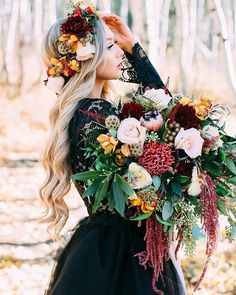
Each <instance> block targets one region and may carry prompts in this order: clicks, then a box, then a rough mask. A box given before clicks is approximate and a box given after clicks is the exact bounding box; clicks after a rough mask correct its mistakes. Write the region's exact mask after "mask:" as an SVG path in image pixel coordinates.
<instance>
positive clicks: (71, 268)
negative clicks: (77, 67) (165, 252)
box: [45, 43, 186, 295]
mask: <svg viewBox="0 0 236 295" xmlns="http://www.w3.org/2000/svg"><path fill="white" fill-rule="evenodd" d="M121 80H122V81H125V82H134V83H140V84H142V85H143V86H144V87H146V86H148V85H150V86H151V87H155V88H161V87H163V86H164V84H163V82H162V80H161V79H160V77H159V75H158V73H157V72H156V70H155V69H154V67H153V66H152V64H151V63H150V61H149V59H148V57H147V55H146V54H145V52H144V51H143V49H142V48H141V47H140V45H139V43H136V44H135V45H134V47H133V50H132V54H129V53H125V58H124V69H123V75H122V78H121ZM112 113H113V107H112V104H111V103H110V102H108V101H106V100H103V99H101V98H97V99H94V98H93V99H92V98H84V99H82V100H81V101H80V103H79V106H78V108H77V111H76V112H75V114H74V116H73V118H72V120H71V122H70V125H69V138H70V140H71V149H70V153H69V160H70V163H71V167H72V170H73V173H74V174H75V173H77V172H81V171H86V170H89V168H90V167H91V166H92V164H93V161H94V159H93V158H89V159H85V157H84V155H83V153H84V151H83V148H84V147H86V146H88V145H89V144H90V143H91V142H95V141H96V138H97V136H98V135H99V134H100V133H101V131H103V128H102V125H101V123H104V118H105V116H107V115H109V114H112ZM75 186H76V187H77V189H78V191H79V192H80V193H82V192H83V190H84V183H83V182H75ZM83 201H84V202H85V205H86V207H87V210H88V216H87V217H85V218H83V219H82V220H80V221H79V223H78V225H77V226H76V228H75V229H74V232H73V235H72V237H71V239H70V241H69V242H68V243H67V245H66V247H65V248H64V249H63V251H62V252H61V253H60V254H59V255H58V256H57V257H56V261H57V262H56V264H55V267H54V270H53V274H52V278H51V282H50V286H49V288H48V290H47V291H46V293H45V294H46V295H154V294H155V293H154V291H153V290H152V285H151V282H152V269H150V268H147V269H146V270H145V269H144V267H143V266H141V265H139V262H138V257H134V255H135V254H136V253H138V252H141V251H143V250H144V249H145V242H144V241H143V238H144V234H145V226H144V225H142V226H141V227H138V226H137V222H134V221H129V220H128V218H127V219H124V218H122V217H121V216H120V215H119V214H118V213H115V212H114V211H110V210H109V209H108V208H107V207H106V204H103V203H101V206H100V208H99V211H98V212H97V213H95V214H92V212H91V211H92V204H93V198H92V197H90V198H84V199H83ZM126 213H127V214H126V215H127V216H128V214H129V212H128V210H127V212H126ZM131 213H132V212H131ZM143 224H144V223H143ZM181 275H182V273H181V268H180V266H179V265H178V264H177V262H176V261H175V260H174V259H170V260H168V261H167V262H165V263H164V269H163V273H162V276H161V277H159V280H158V282H157V284H156V287H157V288H158V289H159V290H162V291H163V293H164V294H165V295H177V294H178V295H179V294H181V295H182V294H186V291H185V287H184V283H183V277H182V278H181Z"/></svg>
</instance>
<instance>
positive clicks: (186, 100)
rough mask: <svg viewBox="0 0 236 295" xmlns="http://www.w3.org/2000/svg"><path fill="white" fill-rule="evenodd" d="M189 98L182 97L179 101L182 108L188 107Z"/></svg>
mask: <svg viewBox="0 0 236 295" xmlns="http://www.w3.org/2000/svg"><path fill="white" fill-rule="evenodd" d="M191 101H192V100H191V98H190V97H187V96H186V97H183V98H181V100H180V103H181V104H182V105H183V106H186V105H188V104H189V103H191Z"/></svg>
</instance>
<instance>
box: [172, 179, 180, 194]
mask: <svg viewBox="0 0 236 295" xmlns="http://www.w3.org/2000/svg"><path fill="white" fill-rule="evenodd" d="M171 189H172V191H173V193H175V194H176V195H177V196H181V195H182V187H181V185H180V184H179V183H178V182H171Z"/></svg>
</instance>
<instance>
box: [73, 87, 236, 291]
mask: <svg viewBox="0 0 236 295" xmlns="http://www.w3.org/2000/svg"><path fill="white" fill-rule="evenodd" d="M131 96H132V97H130V101H128V102H126V103H123V104H122V103H121V101H120V102H119V104H118V106H117V107H116V111H115V113H114V114H113V115H108V116H107V117H106V119H105V124H104V128H106V129H103V130H106V132H103V133H102V134H100V135H99V136H98V137H97V141H96V142H95V143H92V144H91V146H89V147H86V148H85V155H86V157H94V165H93V167H92V168H91V170H90V171H85V172H81V173H77V174H75V175H73V176H72V178H73V179H74V180H81V181H85V182H86V184H87V189H86V190H85V192H84V194H83V196H82V197H83V198H86V197H89V196H92V197H93V198H94V204H93V209H92V210H93V213H95V212H96V211H97V210H98V209H99V207H100V205H101V202H102V201H103V202H104V200H106V201H107V202H106V206H107V208H108V209H109V210H115V211H116V212H118V213H119V214H120V215H121V216H123V217H125V216H126V212H127V211H126V209H127V208H132V209H133V212H134V214H133V216H131V217H129V219H130V220H131V221H133V222H137V223H138V225H139V226H140V225H141V223H142V222H145V226H146V234H145V237H144V240H145V241H146V249H145V251H143V252H141V253H137V254H136V256H138V258H139V263H140V264H141V265H143V266H144V267H145V268H146V267H147V266H150V267H152V268H153V280H152V287H153V290H154V291H155V292H156V293H158V294H162V292H161V291H160V290H157V288H156V287H155V282H156V280H157V279H158V276H159V274H160V273H161V271H162V269H163V261H164V260H168V259H169V245H170V242H171V239H172V240H174V239H175V240H176V242H177V246H176V249H175V255H176V257H177V252H178V250H179V248H180V246H181V245H183V247H184V250H185V253H186V254H187V255H193V254H194V253H195V251H196V246H197V241H198V240H199V239H200V238H201V237H206V255H207V259H206V263H205V267H204V269H203V272H202V274H201V276H200V278H199V280H198V283H197V284H196V287H195V290H196V289H197V288H198V286H199V284H200V282H201V281H202V279H203V277H204V274H205V272H206V269H207V265H208V263H209V260H210V258H211V255H212V254H213V252H214V250H215V248H216V245H217V240H218V236H219V230H220V222H219V217H220V215H224V216H226V217H227V221H228V225H227V226H226V237H227V238H228V239H229V240H230V241H232V240H233V239H234V238H235V236H236V209H235V202H236V196H235V183H236V166H235V162H236V138H234V137H231V136H229V135H227V134H226V133H225V131H224V129H225V119H226V115H227V114H228V109H227V108H226V107H225V106H223V105H219V104H213V101H212V100H211V99H209V98H206V97H203V96H201V97H199V98H196V97H187V96H186V97H185V96H181V95H176V96H174V97H172V96H170V95H169V92H168V90H167V88H165V89H145V91H141V92H140V91H139V92H134V93H133V94H132V95H131ZM175 234H176V236H175Z"/></svg>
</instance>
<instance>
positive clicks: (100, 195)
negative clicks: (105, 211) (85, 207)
mask: <svg viewBox="0 0 236 295" xmlns="http://www.w3.org/2000/svg"><path fill="white" fill-rule="evenodd" d="M108 184H109V177H106V178H105V179H104V180H102V182H101V183H100V185H99V187H98V189H97V191H96V194H95V202H94V205H93V209H92V213H95V212H96V211H97V209H98V207H99V205H100V202H101V201H102V200H103V199H104V198H105V195H106V193H107V189H108Z"/></svg>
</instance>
